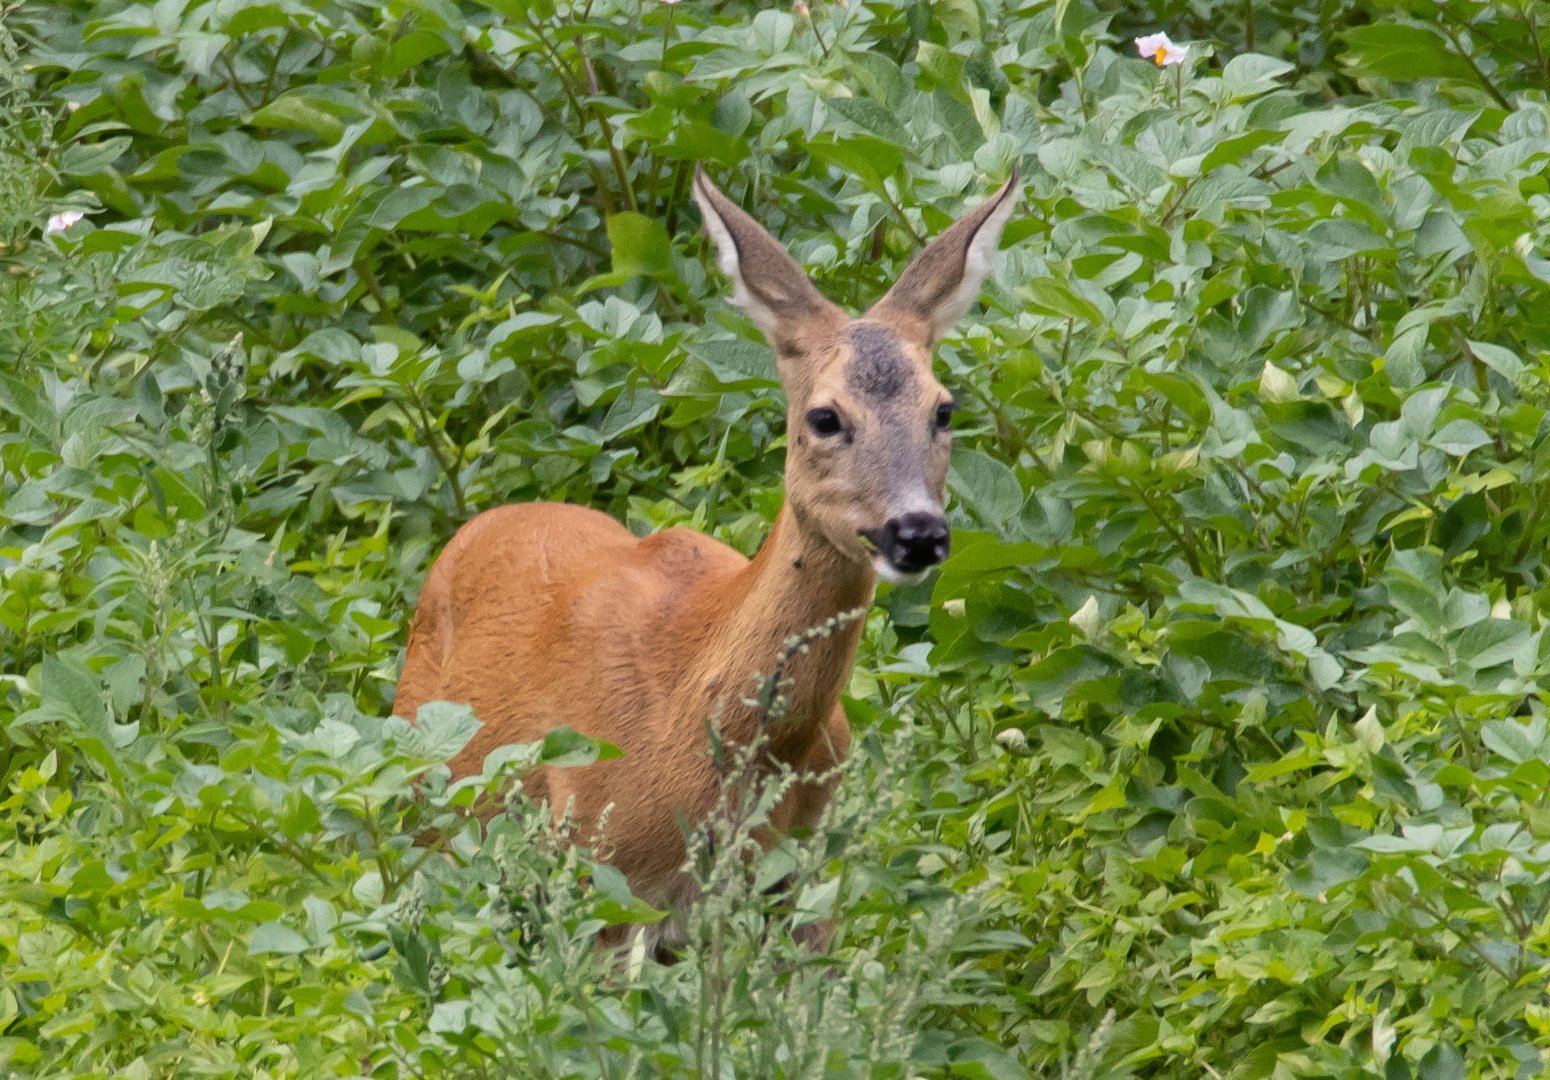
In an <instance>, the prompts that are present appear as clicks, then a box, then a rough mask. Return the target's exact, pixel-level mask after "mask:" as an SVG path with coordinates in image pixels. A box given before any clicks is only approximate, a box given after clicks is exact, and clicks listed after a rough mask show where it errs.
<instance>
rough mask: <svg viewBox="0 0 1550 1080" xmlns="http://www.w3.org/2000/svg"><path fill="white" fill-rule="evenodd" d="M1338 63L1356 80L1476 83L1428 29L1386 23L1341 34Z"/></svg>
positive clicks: (1444, 41) (1465, 66)
mask: <svg viewBox="0 0 1550 1080" xmlns="http://www.w3.org/2000/svg"><path fill="white" fill-rule="evenodd" d="M1340 37H1341V38H1342V40H1344V42H1345V44H1346V50H1345V52H1343V53H1342V54H1341V57H1340V59H1341V60H1342V61H1343V62H1344V63H1345V64H1346V66H1347V67H1348V68H1350V70H1351V73H1352V74H1353V75H1357V76H1374V75H1375V76H1379V77H1381V78H1385V79H1465V80H1469V81H1473V80H1474V79H1475V73H1474V70H1473V69H1472V68H1471V67H1470V66H1469V63H1468V61H1466V60H1465V59H1464V58H1463V57H1462V56H1460V55H1459V54H1458V53H1457V52H1454V51H1453V49H1452V48H1450V47H1449V45H1448V41H1447V39H1446V38H1444V37H1443V36H1442V35H1441V34H1439V33H1438V32H1437V31H1435V30H1433V29H1432V28H1431V27H1429V26H1415V25H1413V24H1409V23H1395V22H1392V21H1388V20H1385V21H1384V22H1381V23H1374V24H1372V25H1371V26H1356V27H1352V28H1350V29H1348V30H1345V31H1343V32H1342V33H1341V35H1340Z"/></svg>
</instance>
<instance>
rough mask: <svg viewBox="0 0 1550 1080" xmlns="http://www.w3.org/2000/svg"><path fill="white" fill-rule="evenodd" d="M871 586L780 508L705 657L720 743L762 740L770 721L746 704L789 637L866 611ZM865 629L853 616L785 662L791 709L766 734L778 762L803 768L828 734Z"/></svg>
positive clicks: (730, 596)
mask: <svg viewBox="0 0 1550 1080" xmlns="http://www.w3.org/2000/svg"><path fill="white" fill-rule="evenodd" d="M875 587H876V578H875V576H874V575H873V573H872V568H871V566H870V565H868V564H865V563H856V562H854V561H852V560H850V559H847V558H845V557H844V556H843V555H841V554H840V553H839V552H837V551H836V550H835V549H834V547H833V546H832V545H831V544H830V543H829V542H828V540H827V539H825V538H824V537H823V536H822V534H821V533H819V532H818V531H817V530H816V529H813V528H810V527H806V526H804V524H803V523H802V521H801V520H800V518H799V516H798V515H797V513H796V511H794V510H793V509H792V508H791V505H790V504H789V503H788V504H787V505H786V506H784V507H783V508H782V509H781V511H780V513H779V515H777V516H776V518H775V525H774V528H772V529H771V530H770V535H769V537H768V538H767V539H766V540H765V542H764V546H763V547H761V548H760V549H759V553H758V555H757V556H755V557H754V560H753V562H751V563H750V564H749V565H748V566H747V567H746V568H744V569H743V570H742V571H740V572H739V573H738V575H737V577H736V578H735V579H734V580H733V583H732V587H731V588H729V589H727V590H726V592H725V593H724V594H723V595H724V597H725V598H726V600H727V602H728V606H727V607H726V609H725V611H724V613H723V614H722V616H721V618H719V619H718V620H716V623H717V624H718V625H716V627H715V629H714V631H713V632H712V634H711V636H710V640H709V641H708V643H707V644H708V648H707V650H706V653H705V654H704V655H705V658H706V660H708V661H709V664H710V665H711V667H712V670H713V676H712V678H711V679H710V680H708V681H707V683H706V685H708V686H714V687H715V688H716V691H717V692H718V696H719V697H720V699H721V700H720V706H721V715H722V737H723V738H724V739H726V740H727V741H728V742H730V743H746V742H748V741H751V740H752V739H754V738H755V737H757V736H758V734H759V733H760V731H761V729H763V728H764V726H765V724H766V723H767V717H766V710H765V709H763V708H761V707H752V706H748V705H745V704H744V699H745V698H752V697H754V696H755V694H756V693H757V692H758V690H759V689H760V685H759V684H760V683H762V682H763V681H764V679H765V678H766V677H768V676H769V675H770V674H771V673H772V671H773V670H774V669H775V666H776V664H777V663H779V662H781V658H782V656H784V655H785V653H786V651H787V646H786V643H787V641H788V639H790V638H791V637H793V636H794V635H799V634H803V633H805V632H806V631H808V630H811V629H812V628H813V627H816V626H820V625H821V624H823V623H825V622H826V621H827V620H829V619H831V618H833V617H834V616H835V615H838V614H839V613H841V612H845V611H851V610H853V609H855V608H860V607H866V606H867V605H869V604H871V602H872V593H873V591H874V589H875ZM863 623H864V619H862V618H857V619H854V620H852V621H850V622H848V623H846V624H845V625H843V626H840V627H838V628H836V629H835V630H834V631H833V633H830V634H828V635H826V636H819V637H814V638H812V639H811V640H810V641H809V642H808V643H807V648H806V650H805V651H803V652H800V653H798V654H797V655H794V656H791V657H790V658H789V659H788V660H786V662H785V665H784V674H785V676H786V677H787V678H789V679H790V680H791V684H790V686H789V688H788V689H787V690H786V700H787V702H788V707H787V708H786V711H785V713H784V715H783V716H781V717H779V718H778V719H777V720H776V722H774V723H773V724H770V725H769V728H768V732H767V733H768V734H769V736H770V744H769V753H770V755H771V756H772V757H775V758H777V759H779V760H785V761H788V762H791V763H793V764H800V762H801V759H802V758H803V757H804V756H805V754H806V752H807V750H808V749H809V748H810V747H811V746H812V744H813V742H814V740H815V739H818V738H820V737H822V732H823V728H824V724H825V722H826V721H827V720H828V718H829V716H830V714H831V713H832V712H833V710H834V707H835V705H836V704H837V703H838V702H839V696H840V691H841V690H842V689H844V686H845V684H846V682H847V681H848V680H849V678H850V672H851V668H852V666H853V665H854V663H855V658H856V645H857V643H858V642H859V641H860V639H861V631H862V627H863ZM756 680H757V681H756ZM712 704H713V705H714V704H715V703H712Z"/></svg>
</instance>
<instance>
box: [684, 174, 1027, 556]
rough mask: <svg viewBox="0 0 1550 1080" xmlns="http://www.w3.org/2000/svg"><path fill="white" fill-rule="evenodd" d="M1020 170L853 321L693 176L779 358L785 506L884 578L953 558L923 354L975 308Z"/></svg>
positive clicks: (740, 298)
mask: <svg viewBox="0 0 1550 1080" xmlns="http://www.w3.org/2000/svg"><path fill="white" fill-rule="evenodd" d="M1017 179H1018V176H1017V171H1016V170H1015V169H1014V170H1013V172H1012V176H1011V178H1010V179H1009V180H1008V181H1007V182H1006V183H1005V184H1004V185H1003V186H1002V187H1001V189H1000V190H999V191H997V192H996V194H995V195H993V196H992V197H991V198H990V199H989V200H987V201H986V202H985V203H983V204H982V205H980V206H979V207H977V208H975V209H974V210H973V211H971V212H970V213H969V214H967V215H965V216H964V217H963V218H961V219H959V220H958V221H957V222H955V223H954V224H953V225H952V226H951V227H949V228H948V229H947V230H946V231H945V232H944V233H942V235H941V236H939V237H937V239H936V240H935V241H933V242H932V243H931V244H930V245H928V246H927V247H926V248H925V250H923V251H922V252H921V253H920V254H919V255H917V256H916V257H915V259H914V261H913V262H911V263H910V264H909V266H908V267H907V268H906V269H905V271H904V273H903V274H902V275H901V276H900V277H899V280H898V281H897V282H895V283H894V286H893V288H891V289H890V290H889V291H888V293H887V295H885V296H884V297H883V298H882V299H881V300H879V301H878V302H877V303H876V304H875V305H873V307H872V308H871V310H869V311H868V312H867V313H866V314H865V315H863V316H861V317H860V318H859V319H852V318H850V317H849V316H848V315H846V314H845V312H843V311H841V310H840V309H839V308H838V307H836V306H835V305H834V304H832V303H830V302H829V301H828V300H826V299H824V297H823V296H822V295H821V294H820V293H819V292H818V290H817V289H816V288H814V287H813V283H812V282H811V281H809V280H808V278H807V275H806V274H804V273H803V272H802V270H801V268H800V267H799V266H797V264H796V262H795V261H793V260H792V258H791V256H790V255H788V254H787V253H786V250H785V249H784V248H783V247H782V246H781V245H780V243H779V242H778V241H776V240H775V239H774V238H773V237H771V236H770V234H769V233H767V232H765V230H764V229H763V228H762V227H761V226H760V225H759V224H758V223H757V222H755V221H754V220H753V218H751V217H749V216H748V215H747V214H746V213H744V212H743V211H742V210H741V209H739V208H738V207H737V206H735V205H734V204H733V203H732V201H731V200H730V199H728V198H727V197H726V196H725V195H723V194H722V193H721V192H720V191H719V190H717V188H716V186H715V185H714V184H712V183H711V182H710V180H709V179H708V178H707V177H706V176H705V173H704V172H703V171H701V170H697V171H696V173H695V179H694V198H695V201H696V202H697V203H699V206H700V212H701V214H702V215H703V217H704V219H705V229H706V231H707V232H708V233H709V234H710V236H711V239H712V240H713V241H714V243H715V246H716V252H717V257H718V259H717V261H718V263H719V265H720V267H721V270H722V272H723V273H725V274H726V275H727V276H728V277H729V278H731V279H732V302H733V303H734V304H736V305H737V306H738V307H740V308H741V309H742V310H743V311H744V312H745V313H746V314H747V315H748V317H749V318H750V319H752V320H753V322H754V324H755V325H756V326H758V327H759V329H760V330H762V331H763V332H764V335H765V336H766V337H767V338H768V339H769V341H770V344H771V345H772V346H774V348H775V357H776V363H777V366H778V368H779V371H780V380H781V384H782V385H783V386H784V387H785V390H786V398H787V402H788V407H787V413H786V422H787V440H788V448H787V452H786V500H787V503H788V505H789V506H790V507H791V509H792V512H793V513H794V514H795V516H796V519H797V521H798V522H799V523H800V524H801V526H802V527H803V528H804V530H807V531H808V532H811V533H814V534H816V535H819V536H821V537H822V538H823V539H824V540H826V541H827V543H828V545H829V546H830V547H832V548H833V550H834V551H835V552H836V553H838V554H839V555H840V556H841V557H843V558H845V559H847V560H851V561H854V562H857V563H861V564H870V565H871V567H872V569H873V570H875V571H876V573H877V574H878V575H879V576H881V577H883V578H885V579H886V580H889V581H896V582H902V581H918V580H920V578H922V577H923V576H924V575H925V574H926V572H927V571H928V570H929V569H930V568H931V567H933V566H935V565H937V564H938V563H940V562H941V561H942V560H943V559H944V558H946V557H947V550H948V544H949V538H948V530H947V519H946V518H945V517H944V516H943V513H942V504H943V497H944V494H945V488H946V484H947V462H948V451H949V449H950V447H951V444H952V414H953V400H952V397H951V396H950V395H949V394H948V393H947V391H946V390H945V389H944V388H943V387H942V384H941V383H939V382H937V380H936V378H935V377H934V376H933V375H932V372H931V350H932V349H933V347H934V346H935V345H936V343H937V341H938V339H940V338H941V336H942V335H943V334H944V333H945V332H946V331H947V329H948V328H949V327H950V326H952V324H953V323H954V322H955V321H957V319H958V318H959V317H960V316H962V315H963V313H964V312H965V311H967V310H968V309H969V305H971V304H972V303H973V302H974V300H975V298H976V297H978V295H979V290H980V285H981V284H982V283H983V281H984V279H985V275H986V274H988V273H989V272H990V268H991V263H992V258H993V256H994V255H995V251H996V246H997V244H998V243H999V241H1000V238H1001V230H1002V228H1003V227H1004V226H1005V225H1006V222H1007V218H1008V217H1009V216H1010V215H1011V213H1012V209H1013V207H1014V205H1015V204H1016V201H1017V200H1016V187H1017Z"/></svg>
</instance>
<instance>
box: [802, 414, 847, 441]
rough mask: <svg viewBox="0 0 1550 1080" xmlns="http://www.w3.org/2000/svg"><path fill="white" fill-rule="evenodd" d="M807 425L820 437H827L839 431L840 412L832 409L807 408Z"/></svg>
mask: <svg viewBox="0 0 1550 1080" xmlns="http://www.w3.org/2000/svg"><path fill="white" fill-rule="evenodd" d="M807 426H808V428H810V429H811V430H812V433H813V434H814V435H817V436H818V437H819V438H820V439H827V438H829V437H830V436H831V435H838V434H839V433H840V428H841V426H842V425H841V424H840V414H839V413H837V412H835V411H834V410H833V409H809V410H808V412H807Z"/></svg>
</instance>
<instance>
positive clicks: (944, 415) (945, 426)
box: [936, 401, 958, 431]
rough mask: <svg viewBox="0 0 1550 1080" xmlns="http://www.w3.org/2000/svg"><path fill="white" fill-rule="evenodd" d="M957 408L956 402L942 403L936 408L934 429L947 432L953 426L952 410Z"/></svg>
mask: <svg viewBox="0 0 1550 1080" xmlns="http://www.w3.org/2000/svg"><path fill="white" fill-rule="evenodd" d="M957 407H958V405H957V403H956V402H953V401H944V402H942V404H940V405H938V406H937V407H936V429H937V430H938V431H949V430H951V429H952V426H953V410H954V409H956V408H957Z"/></svg>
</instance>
